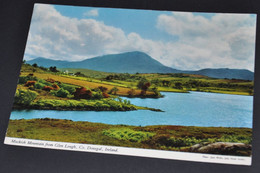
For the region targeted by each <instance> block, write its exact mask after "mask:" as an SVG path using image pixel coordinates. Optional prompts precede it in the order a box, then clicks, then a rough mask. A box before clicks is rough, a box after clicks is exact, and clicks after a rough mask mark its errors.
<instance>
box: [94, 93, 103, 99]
mask: <svg viewBox="0 0 260 173" xmlns="http://www.w3.org/2000/svg"><path fill="white" fill-rule="evenodd" d="M92 98H93V99H97V100H99V99H102V98H103V94H102V92H101V91H97V92H93V94H92Z"/></svg>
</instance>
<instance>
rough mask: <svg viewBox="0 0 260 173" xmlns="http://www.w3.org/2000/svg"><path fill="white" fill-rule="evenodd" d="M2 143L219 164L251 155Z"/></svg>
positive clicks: (241, 162) (20, 140) (242, 160)
mask: <svg viewBox="0 0 260 173" xmlns="http://www.w3.org/2000/svg"><path fill="white" fill-rule="evenodd" d="M4 143H5V144H7V145H17V146H25V147H35V148H47V149H56V150H69V151H82V152H94V153H104V154H117V155H128V156H141V157H150V158H160V159H172V160H183V161H194V162H206V163H220V164H232V165H246V166H250V165H251V162H252V158H251V157H241V156H226V155H216V154H199V153H189V152H178V151H165V150H154V149H140V148H128V147H117V146H106V145H93V144H79V143H68V142H56V141H44V140H34V139H25V138H14V137H5V141H4Z"/></svg>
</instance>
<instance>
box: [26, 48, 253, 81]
mask: <svg viewBox="0 0 260 173" xmlns="http://www.w3.org/2000/svg"><path fill="white" fill-rule="evenodd" d="M27 63H28V64H34V63H36V64H38V65H39V66H43V67H50V66H56V67H57V68H81V69H90V70H96V71H103V72H114V73H137V72H138V73H189V74H199V75H205V76H208V77H213V78H229V79H232V78H236V79H245V80H253V79H254V73H253V72H251V71H249V70H245V69H228V68H219V69H210V68H207V69H202V70H198V71H182V70H177V69H173V68H171V67H167V66H165V65H163V64H161V63H160V62H159V61H157V60H155V59H153V58H152V57H150V56H149V55H147V54H145V53H143V52H138V51H135V52H127V53H121V54H111V55H104V56H98V57H94V58H90V59H85V60H83V61H76V62H70V61H60V60H51V59H46V58H36V59H33V60H30V61H27Z"/></svg>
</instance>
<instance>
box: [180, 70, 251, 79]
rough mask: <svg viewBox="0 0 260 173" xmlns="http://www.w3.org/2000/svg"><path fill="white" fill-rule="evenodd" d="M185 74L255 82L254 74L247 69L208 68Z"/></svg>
mask: <svg viewBox="0 0 260 173" xmlns="http://www.w3.org/2000/svg"><path fill="white" fill-rule="evenodd" d="M185 73H192V74H199V75H204V76H209V77H213V78H227V79H232V78H234V79H244V80H254V73H253V72H251V71H249V70H246V69H229V68H218V69H212V68H206V69H201V70H198V71H186V72H185Z"/></svg>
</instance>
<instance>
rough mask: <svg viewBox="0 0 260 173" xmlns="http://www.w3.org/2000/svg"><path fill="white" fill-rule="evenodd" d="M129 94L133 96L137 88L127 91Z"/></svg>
mask: <svg viewBox="0 0 260 173" xmlns="http://www.w3.org/2000/svg"><path fill="white" fill-rule="evenodd" d="M127 94H128V96H130V97H133V96H134V95H135V90H134V89H131V90H130V91H128V92H127Z"/></svg>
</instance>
